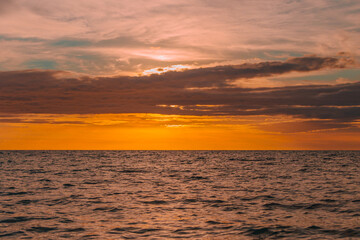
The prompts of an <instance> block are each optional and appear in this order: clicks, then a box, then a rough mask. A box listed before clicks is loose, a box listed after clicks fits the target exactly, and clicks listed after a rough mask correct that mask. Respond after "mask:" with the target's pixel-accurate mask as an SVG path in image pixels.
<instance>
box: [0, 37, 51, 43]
mask: <svg viewBox="0 0 360 240" xmlns="http://www.w3.org/2000/svg"><path fill="white" fill-rule="evenodd" d="M0 40H4V41H19V42H43V41H44V40H43V39H40V38H20V37H7V36H4V35H0Z"/></svg>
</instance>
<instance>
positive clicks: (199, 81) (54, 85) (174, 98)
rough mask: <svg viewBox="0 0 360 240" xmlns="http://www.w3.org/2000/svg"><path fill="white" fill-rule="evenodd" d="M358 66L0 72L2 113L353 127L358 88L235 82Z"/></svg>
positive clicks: (312, 63) (326, 61)
mask: <svg viewBox="0 0 360 240" xmlns="http://www.w3.org/2000/svg"><path fill="white" fill-rule="evenodd" d="M353 63H354V62H353V61H352V60H351V59H349V58H346V57H345V58H344V57H317V56H306V57H301V58H292V59H289V60H287V61H284V62H278V61H273V62H262V63H255V64H242V65H236V66H235V65H234V66H218V67H211V68H200V69H191V70H186V71H183V72H167V73H164V74H161V75H151V76H141V77H127V76H120V77H89V76H85V77H84V76H82V77H71V76H70V75H69V74H67V75H66V73H64V72H61V71H40V70H27V71H12V72H0V113H3V114H19V113H55V114H56V113H63V114H75V113H76V114H92V113H162V114H187V115H278V114H285V115H292V116H299V117H303V118H316V119H333V120H336V121H341V122H351V121H353V120H355V119H358V118H360V108H359V105H360V98H359V96H360V82H356V83H348V84H339V85H311V86H295V87H294V86H293V87H290V86H287V87H277V88H255V89H248V88H241V87H236V86H234V84H233V82H234V81H235V80H237V79H239V78H247V79H251V78H255V77H263V76H273V75H279V74H284V73H288V72H292V71H297V72H309V71H315V70H320V69H326V68H331V69H335V68H345V67H347V66H349V65H352V64H353ZM170 105H173V106H170Z"/></svg>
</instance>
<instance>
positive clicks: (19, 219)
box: [0, 216, 34, 223]
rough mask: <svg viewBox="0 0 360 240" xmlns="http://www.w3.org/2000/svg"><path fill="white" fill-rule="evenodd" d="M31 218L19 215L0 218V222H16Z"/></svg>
mask: <svg viewBox="0 0 360 240" xmlns="http://www.w3.org/2000/svg"><path fill="white" fill-rule="evenodd" d="M33 219H34V218H29V217H23V216H20V217H13V218H8V219H4V220H0V223H18V222H26V221H30V220H33Z"/></svg>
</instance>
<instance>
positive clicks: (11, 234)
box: [0, 231, 25, 238]
mask: <svg viewBox="0 0 360 240" xmlns="http://www.w3.org/2000/svg"><path fill="white" fill-rule="evenodd" d="M16 235H25V233H24V232H23V231H17V232H11V233H4V234H0V238H3V237H6V238H7V237H13V236H16Z"/></svg>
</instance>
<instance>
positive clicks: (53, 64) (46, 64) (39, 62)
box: [25, 59, 57, 69]
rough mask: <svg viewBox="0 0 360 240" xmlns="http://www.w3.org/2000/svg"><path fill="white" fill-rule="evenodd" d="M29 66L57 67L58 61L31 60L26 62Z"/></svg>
mask: <svg viewBox="0 0 360 240" xmlns="http://www.w3.org/2000/svg"><path fill="white" fill-rule="evenodd" d="M25 66H26V67H27V68H31V69H33V68H36V69H56V66H57V63H56V62H55V61H53V60H45V59H44V60H43V59H38V60H30V61H27V62H25Z"/></svg>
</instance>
